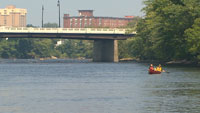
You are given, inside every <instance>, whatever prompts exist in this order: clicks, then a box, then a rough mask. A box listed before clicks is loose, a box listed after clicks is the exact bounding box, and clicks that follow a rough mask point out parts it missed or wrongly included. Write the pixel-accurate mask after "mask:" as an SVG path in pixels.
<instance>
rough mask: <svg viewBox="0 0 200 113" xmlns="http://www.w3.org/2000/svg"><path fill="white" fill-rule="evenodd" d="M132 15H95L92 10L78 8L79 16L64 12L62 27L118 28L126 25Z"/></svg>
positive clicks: (131, 18)
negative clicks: (121, 16) (122, 16)
mask: <svg viewBox="0 0 200 113" xmlns="http://www.w3.org/2000/svg"><path fill="white" fill-rule="evenodd" d="M133 18H134V16H125V17H124V18H119V17H95V16H93V10H79V16H71V17H70V15H69V14H64V18H63V22H64V28H86V27H96V28H98V27H108V28H118V27H123V26H126V25H127V24H128V23H129V22H131V21H132V20H133Z"/></svg>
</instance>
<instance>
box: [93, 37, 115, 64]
mask: <svg viewBox="0 0 200 113" xmlns="http://www.w3.org/2000/svg"><path fill="white" fill-rule="evenodd" d="M93 61H94V62H118V61H119V59H118V41H117V40H94V46H93Z"/></svg>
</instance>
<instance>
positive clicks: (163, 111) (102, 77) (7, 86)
mask: <svg viewBox="0 0 200 113" xmlns="http://www.w3.org/2000/svg"><path fill="white" fill-rule="evenodd" d="M164 68H165V70H167V71H169V72H170V73H162V74H160V75H149V74H148V73H147V69H148V65H146V64H138V63H92V62H89V61H77V60H49V61H42V62H40V61H37V60H14V61H12V60H0V113H199V112H200V68H192V67H164Z"/></svg>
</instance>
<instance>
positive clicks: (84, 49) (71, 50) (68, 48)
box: [56, 39, 93, 58]
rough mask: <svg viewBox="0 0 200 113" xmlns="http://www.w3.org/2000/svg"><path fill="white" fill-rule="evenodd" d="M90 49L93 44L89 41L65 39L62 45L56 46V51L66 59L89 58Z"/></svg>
mask: <svg viewBox="0 0 200 113" xmlns="http://www.w3.org/2000/svg"><path fill="white" fill-rule="evenodd" d="M92 48H93V44H92V42H91V41H85V40H84V41H83V40H69V39H66V40H65V41H64V44H63V45H61V46H58V47H57V48H56V50H58V51H60V52H61V54H64V56H66V57H68V58H81V57H84V58H91V57H92Z"/></svg>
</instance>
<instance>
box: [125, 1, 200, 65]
mask: <svg viewBox="0 0 200 113" xmlns="http://www.w3.org/2000/svg"><path fill="white" fill-rule="evenodd" d="M144 3H145V5H146V7H145V8H144V9H143V11H144V12H145V13H146V15H145V18H143V19H141V20H139V22H138V23H137V28H136V30H137V36H136V38H135V39H133V40H130V43H131V44H130V49H129V51H131V55H132V56H134V57H138V58H140V59H148V60H164V61H169V60H181V59H189V60H192V59H193V58H195V59H198V58H199V57H200V56H199V50H200V48H199V19H198V18H199V17H200V2H199V0H190V1H188V0H146V1H144ZM132 28H133V27H132ZM194 44H195V45H194ZM199 60H200V59H199Z"/></svg>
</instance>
